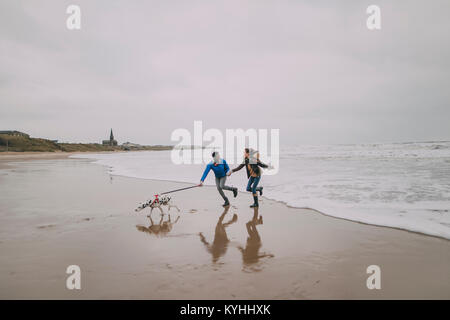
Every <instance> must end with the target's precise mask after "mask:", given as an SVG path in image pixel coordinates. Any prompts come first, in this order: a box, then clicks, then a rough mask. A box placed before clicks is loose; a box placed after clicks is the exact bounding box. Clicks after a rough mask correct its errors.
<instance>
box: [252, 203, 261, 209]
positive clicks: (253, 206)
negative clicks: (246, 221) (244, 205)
mask: <svg viewBox="0 0 450 320" xmlns="http://www.w3.org/2000/svg"><path fill="white" fill-rule="evenodd" d="M256 207H259V206H258V204H257V203H254V204H252V205H250V208H256Z"/></svg>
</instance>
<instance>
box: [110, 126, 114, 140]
mask: <svg viewBox="0 0 450 320" xmlns="http://www.w3.org/2000/svg"><path fill="white" fill-rule="evenodd" d="M109 140H111V141H113V140H114V135H113V132H112V128H111V134H110V135H109Z"/></svg>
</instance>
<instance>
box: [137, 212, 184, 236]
mask: <svg viewBox="0 0 450 320" xmlns="http://www.w3.org/2000/svg"><path fill="white" fill-rule="evenodd" d="M168 217H169V218H168V220H166V221H164V214H162V215H161V220H159V223H158V224H155V223H154V222H153V219H152V217H151V216H148V218H149V219H150V225H149V226H148V227H145V226H143V225H137V226H136V229H138V230H139V231H142V232H147V233H149V234H154V235H156V236H165V235H167V234H168V233H169V232H170V231H171V230H172V227H173V225H174V224H175V223H177V222H178V220H179V219H180V216H178V217H177V218H176V219H175V221H173V222H172V220H171V219H170V214H169V215H168Z"/></svg>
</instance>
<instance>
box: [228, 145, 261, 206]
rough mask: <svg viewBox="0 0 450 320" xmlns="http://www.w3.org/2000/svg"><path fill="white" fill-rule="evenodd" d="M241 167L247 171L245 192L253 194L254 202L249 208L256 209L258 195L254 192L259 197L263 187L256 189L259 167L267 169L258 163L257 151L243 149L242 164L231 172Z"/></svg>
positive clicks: (259, 174) (259, 177) (259, 172)
mask: <svg viewBox="0 0 450 320" xmlns="http://www.w3.org/2000/svg"><path fill="white" fill-rule="evenodd" d="M243 167H245V169H246V171H247V178H248V184H247V191H251V192H252V194H253V200H254V202H253V204H252V205H251V206H250V208H254V207H258V194H257V193H256V192H257V191H259V195H260V196H261V195H262V190H263V187H258V183H259V181H260V180H261V174H262V170H261V169H260V167H261V168H268V165H266V164H264V163H262V162H261V161H259V153H258V151H257V150H253V149H249V148H245V152H244V162H242V163H241V164H240V165H239V166H238V167H236V168H234V169H233V170H231V171H232V172H236V171H239V170H241V169H242V168H243ZM230 174H231V172H230Z"/></svg>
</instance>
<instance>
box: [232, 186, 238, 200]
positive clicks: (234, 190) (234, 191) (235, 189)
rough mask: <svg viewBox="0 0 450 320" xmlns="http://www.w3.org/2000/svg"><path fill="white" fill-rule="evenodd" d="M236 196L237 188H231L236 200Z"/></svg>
mask: <svg viewBox="0 0 450 320" xmlns="http://www.w3.org/2000/svg"><path fill="white" fill-rule="evenodd" d="M237 195H238V189H237V188H233V196H234V197H235V198H236V197H237Z"/></svg>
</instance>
